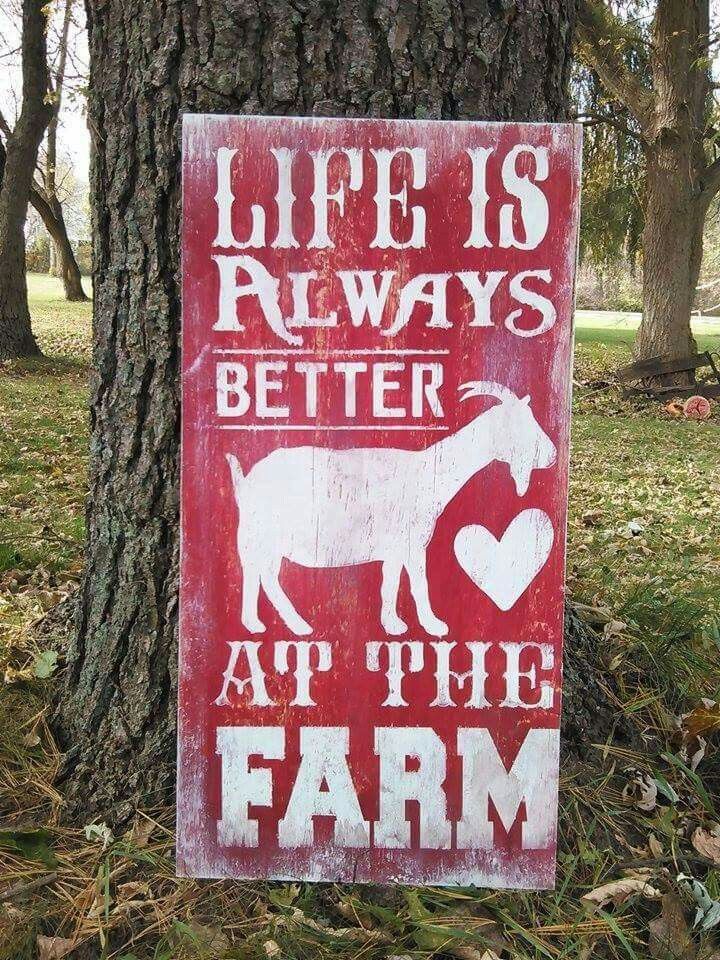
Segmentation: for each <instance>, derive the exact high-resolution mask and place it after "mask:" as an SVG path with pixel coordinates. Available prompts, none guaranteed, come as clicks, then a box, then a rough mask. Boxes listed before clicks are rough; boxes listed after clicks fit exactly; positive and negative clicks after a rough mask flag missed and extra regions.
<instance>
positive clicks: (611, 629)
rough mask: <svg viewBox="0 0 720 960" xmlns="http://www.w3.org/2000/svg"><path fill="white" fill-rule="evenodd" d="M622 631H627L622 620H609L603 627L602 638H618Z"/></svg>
mask: <svg viewBox="0 0 720 960" xmlns="http://www.w3.org/2000/svg"><path fill="white" fill-rule="evenodd" d="M624 630H627V624H626V623H624V622H623V621H622V620H610V621H609V622H608V623H606V624H605V626H604V627H603V636H604V637H605V639H606V640H609V639H610V638H611V637H616V636H619V635H620V634H621V633H622V632H623V631H624Z"/></svg>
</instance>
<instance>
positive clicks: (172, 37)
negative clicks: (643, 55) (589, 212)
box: [57, 0, 582, 819]
mask: <svg viewBox="0 0 720 960" xmlns="http://www.w3.org/2000/svg"><path fill="white" fill-rule="evenodd" d="M574 6H575V2H574V0H525V2H523V3H522V4H507V3H503V2H500V0H491V2H487V0H464V2H462V3H456V2H453V0H420V2H416V0H413V2H404V0H403V2H400V3H396V2H393V3H387V2H383V0H352V2H351V0H333V2H330V0H323V2H317V3H312V4H297V3H291V2H288V0H277V2H275V3H273V4H266V3H264V2H262V0H258V2H253V0H247V2H244V3H242V4H238V3H236V2H234V0H233V2H231V0H224V2H222V0H217V2H207V3H201V4H196V3H190V2H171V0H103V2H100V0H90V4H89V20H90V52H91V83H90V90H91V94H90V117H91V123H90V126H91V129H92V131H93V134H94V159H93V165H92V184H91V190H92V198H93V216H94V228H95V229H94V236H95V240H94V264H95V267H94V269H95V276H94V283H95V347H94V351H95V352H94V362H93V370H94V387H93V399H92V420H91V424H92V441H91V444H92V445H91V451H92V456H91V468H90V498H89V509H88V515H87V519H88V544H87V573H86V576H85V580H84V585H83V588H82V595H81V599H80V613H79V626H78V630H77V635H76V637H75V639H74V641H73V643H72V644H71V647H70V649H69V652H68V658H67V659H68V664H67V670H66V681H65V688H64V691H63V694H62V700H61V702H60V704H59V707H58V712H57V729H58V731H59V734H60V737H61V743H62V745H63V746H64V747H65V748H66V749H67V751H68V754H67V762H66V765H65V770H64V773H63V776H62V780H63V782H64V784H65V788H66V796H67V801H68V810H69V812H70V814H71V815H72V814H73V813H74V812H76V813H81V814H82V816H84V817H86V818H87V817H89V816H91V815H92V814H94V813H96V812H102V813H103V815H104V816H107V815H108V811H109V810H111V809H112V810H113V816H114V817H115V818H118V819H122V818H123V817H125V816H127V815H128V814H129V813H130V812H131V811H132V809H133V808H134V805H135V804H136V803H137V802H138V801H140V800H142V801H143V802H148V800H150V799H155V800H157V799H160V798H166V797H167V796H169V794H170V791H171V789H172V786H173V780H174V754H175V716H174V701H175V687H176V655H177V654H176V650H177V647H176V626H177V561H178V435H179V405H178V394H179V384H178V361H179V353H178V333H179V320H180V293H179V262H180V256H179V214H180V208H179V202H180V184H179V177H180V148H179V143H180V116H181V114H182V113H183V112H184V111H204V112H223V113H232V112H243V113H268V114H325V115H348V116H368V115H374V116H386V117H411V118H413V117H414V118H418V117H443V118H450V119H452V118H458V119H459V118H492V119H502V120H505V119H531V120H561V119H565V118H566V115H567V107H568V98H567V81H568V73H569V66H570V44H571V34H572V25H573V16H574ZM580 682H582V681H580Z"/></svg>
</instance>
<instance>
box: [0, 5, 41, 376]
mask: <svg viewBox="0 0 720 960" xmlns="http://www.w3.org/2000/svg"><path fill="white" fill-rule="evenodd" d="M22 12H23V20H22V108H21V111H20V117H19V119H18V121H17V123H16V124H15V129H14V130H13V132H12V134H11V135H10V136H9V137H8V139H7V144H6V146H5V162H4V170H3V178H2V184H0V360H8V359H11V358H13V357H25V356H32V355H33V354H36V353H38V352H39V351H38V346H37V343H36V342H35V337H34V336H33V334H32V330H31V327H30V310H29V308H28V300H27V284H26V279H25V233H24V227H25V216H26V213H27V205H28V199H29V196H30V187H31V183H32V177H33V171H34V169H35V164H36V162H37V153H38V148H39V146H40V142H41V140H42V137H43V134H44V133H45V128H46V127H47V125H48V122H49V121H50V116H51V114H52V107H51V106H50V104H49V103H48V100H47V94H48V72H47V59H46V57H47V50H46V42H45V29H46V26H47V23H46V18H45V12H44V4H43V2H42V0H23V9H22Z"/></svg>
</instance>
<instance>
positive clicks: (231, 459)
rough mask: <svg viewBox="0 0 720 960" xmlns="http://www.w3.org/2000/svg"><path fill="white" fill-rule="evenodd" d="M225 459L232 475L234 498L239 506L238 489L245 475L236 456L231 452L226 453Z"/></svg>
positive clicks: (240, 487)
mask: <svg viewBox="0 0 720 960" xmlns="http://www.w3.org/2000/svg"><path fill="white" fill-rule="evenodd" d="M225 459H226V460H227V462H228V466H229V467H230V474H231V475H232V484H233V492H234V494H235V500H236V502H237V504H238V506H240V490H241V489H242V485H243V481H244V479H245V475H244V474H243V472H242V467H241V466H240V461H239V460H238V458H237V457H236V456H234V455H233V454H232V453H226V454H225Z"/></svg>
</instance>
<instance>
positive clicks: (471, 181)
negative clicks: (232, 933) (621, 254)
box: [178, 116, 580, 888]
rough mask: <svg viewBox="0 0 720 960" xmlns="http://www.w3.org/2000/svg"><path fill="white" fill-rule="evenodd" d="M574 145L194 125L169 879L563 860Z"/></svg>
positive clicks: (336, 123) (479, 127) (383, 877)
mask: <svg viewBox="0 0 720 960" xmlns="http://www.w3.org/2000/svg"><path fill="white" fill-rule="evenodd" d="M579 158H580V133H579V129H578V128H577V127H573V126H570V125H551V124H537V125H536V124H497V123H445V122H420V121H388V120H328V119H291V118H270V117H215V116H188V117H186V118H185V124H184V133H183V210H184V214H183V432H182V573H181V578H182V583H181V645H180V684H179V687H180V728H179V747H180V761H179V786H178V791H179V795H178V821H179V822H178V870H179V872H180V873H182V874H186V875H192V876H204V877H225V876H228V877H263V878H266V877H272V878H298V879H309V880H336V881H353V880H355V881H379V882H383V881H395V880H397V881H409V882H413V883H432V884H451V883H459V884H477V885H484V886H514V887H539V888H542V887H547V886H551V885H552V884H553V881H554V860H555V824H556V798H557V776H558V736H559V734H558V727H559V712H560V677H561V654H562V649H561V648H562V620H563V567H564V551H565V518H566V499H567V471H568V423H569V393H570V364H571V335H572V311H573V275H574V267H575V250H576V239H577V219H578V180H579Z"/></svg>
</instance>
